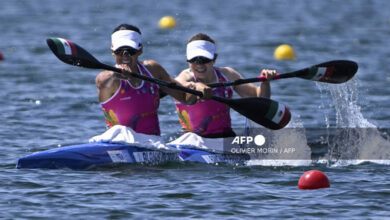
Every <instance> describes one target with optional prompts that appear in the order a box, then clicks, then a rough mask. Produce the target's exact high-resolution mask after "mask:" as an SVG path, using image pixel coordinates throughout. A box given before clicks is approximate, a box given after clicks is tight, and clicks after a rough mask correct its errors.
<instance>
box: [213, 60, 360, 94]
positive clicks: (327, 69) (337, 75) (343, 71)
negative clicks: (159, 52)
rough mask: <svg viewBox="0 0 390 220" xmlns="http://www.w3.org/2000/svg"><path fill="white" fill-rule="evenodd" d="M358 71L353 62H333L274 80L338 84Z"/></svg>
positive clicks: (219, 84) (240, 81)
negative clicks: (293, 79)
mask: <svg viewBox="0 0 390 220" xmlns="http://www.w3.org/2000/svg"><path fill="white" fill-rule="evenodd" d="M319 69H321V70H319ZM357 69H358V65H357V63H355V62H353V61H350V60H332V61H328V62H325V63H321V64H317V65H314V66H311V67H309V68H305V69H301V70H297V71H293V72H289V73H284V74H279V73H277V74H276V75H275V77H274V78H273V79H272V80H277V79H286V78H294V77H298V78H302V79H307V80H312V81H319V82H325V83H335V84H338V83H343V82H346V81H348V80H350V79H351V78H352V77H353V76H354V75H355V73H356V72H357ZM266 80H267V79H266V78H265V77H264V76H258V77H254V78H248V79H237V80H234V81H230V82H217V83H208V84H207V85H208V86H209V87H212V88H214V87H222V86H235V85H240V84H245V83H253V82H264V81H266Z"/></svg>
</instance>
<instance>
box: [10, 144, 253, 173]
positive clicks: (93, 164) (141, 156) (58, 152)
mask: <svg viewBox="0 0 390 220" xmlns="http://www.w3.org/2000/svg"><path fill="white" fill-rule="evenodd" d="M177 149H179V151H177ZM177 149H176V148H175V150H174V151H172V152H168V151H158V150H151V149H146V148H141V147H137V146H132V145H124V144H115V143H103V142H96V143H87V144H80V145H72V146H66V147H60V148H56V149H51V150H46V151H42V152H37V153H33V154H30V155H27V156H24V157H21V158H20V159H19V160H18V163H17V168H18V169H23V168H28V169H34V168H46V169H62V168H69V169H74V170H80V169H92V168H97V167H102V166H107V165H114V164H121V163H122V164H161V163H165V162H183V161H191V162H199V163H206V164H214V163H228V164H244V163H245V162H246V161H248V160H249V159H250V158H249V155H246V154H220V153H213V152H208V151H203V150H198V149H189V148H181V147H179V148H177Z"/></svg>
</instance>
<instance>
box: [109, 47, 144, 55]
mask: <svg viewBox="0 0 390 220" xmlns="http://www.w3.org/2000/svg"><path fill="white" fill-rule="evenodd" d="M137 52H138V50H136V49H133V48H124V49H117V50H116V51H114V54H115V55H120V56H134V55H135V54H136V53H137Z"/></svg>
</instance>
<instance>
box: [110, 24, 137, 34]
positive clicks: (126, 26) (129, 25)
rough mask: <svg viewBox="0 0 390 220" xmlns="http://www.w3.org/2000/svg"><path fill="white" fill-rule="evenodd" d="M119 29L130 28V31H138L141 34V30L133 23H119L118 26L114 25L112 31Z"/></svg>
mask: <svg viewBox="0 0 390 220" xmlns="http://www.w3.org/2000/svg"><path fill="white" fill-rule="evenodd" d="M119 30H130V31H135V32H138V33H139V34H141V31H140V30H139V28H138V27H136V26H134V25H131V24H121V25H119V26H118V27H116V28H115V29H114V31H113V32H112V33H114V32H116V31H119Z"/></svg>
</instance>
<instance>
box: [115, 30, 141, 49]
mask: <svg viewBox="0 0 390 220" xmlns="http://www.w3.org/2000/svg"><path fill="white" fill-rule="evenodd" d="M125 46H127V47H132V48H134V49H136V50H139V49H140V48H141V35H140V34H139V33H138V32H136V31H131V30H119V31H116V32H114V33H113V34H112V35H111V50H113V51H115V50H117V49H118V48H120V47H125Z"/></svg>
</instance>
